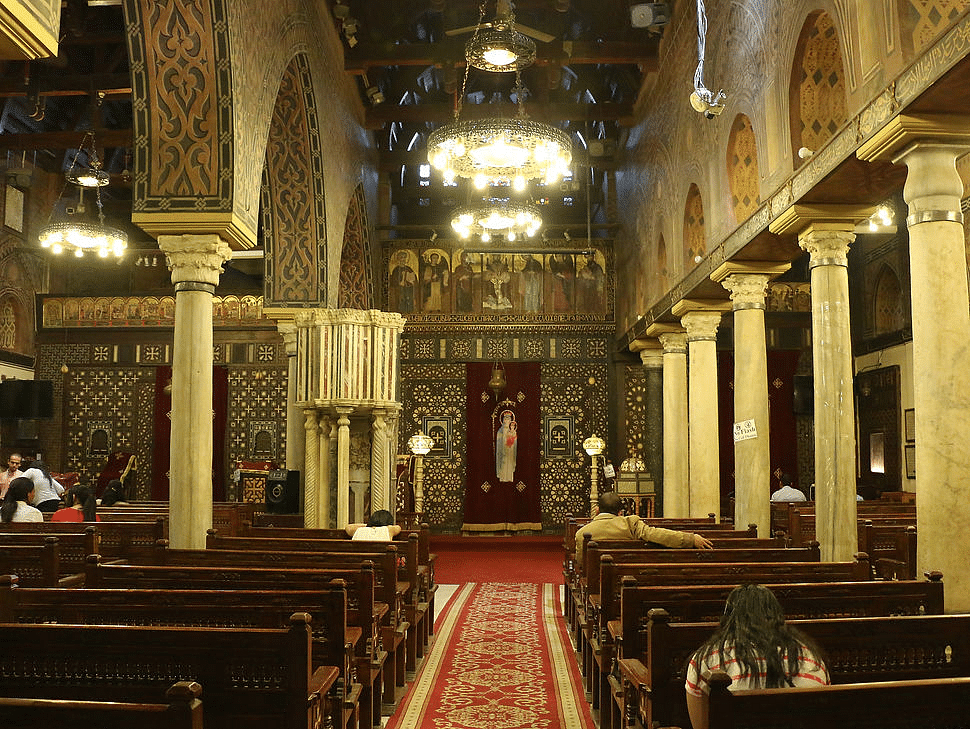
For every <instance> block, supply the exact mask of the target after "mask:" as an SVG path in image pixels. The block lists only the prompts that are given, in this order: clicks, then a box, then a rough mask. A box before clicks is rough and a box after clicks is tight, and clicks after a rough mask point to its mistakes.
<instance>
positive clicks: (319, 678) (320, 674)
mask: <svg viewBox="0 0 970 729" xmlns="http://www.w3.org/2000/svg"><path fill="white" fill-rule="evenodd" d="M339 677H340V669H339V668H337V667H336V666H318V667H317V668H316V670H314V672H313V675H312V676H310V680H309V682H308V683H307V692H308V697H307V698H312V697H314V696H326V695H327V694H328V693H329V692H330V689H332V688H333V687H334V684H336V683H337V679H338V678H339ZM203 690H204V689H203Z"/></svg>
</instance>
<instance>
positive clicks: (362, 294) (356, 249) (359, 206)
mask: <svg viewBox="0 0 970 729" xmlns="http://www.w3.org/2000/svg"><path fill="white" fill-rule="evenodd" d="M373 274H374V268H373V266H372V265H371V255H370V226H369V225H368V224H367V201H366V199H365V197H364V188H363V186H362V185H357V189H355V190H354V195H353V197H352V198H351V199H350V205H349V206H348V209H347V220H346V221H345V223H344V247H343V249H342V250H341V252H340V288H339V291H338V293H337V306H338V307H340V308H341V309H370V308H373V304H372V302H373V300H374V275H373Z"/></svg>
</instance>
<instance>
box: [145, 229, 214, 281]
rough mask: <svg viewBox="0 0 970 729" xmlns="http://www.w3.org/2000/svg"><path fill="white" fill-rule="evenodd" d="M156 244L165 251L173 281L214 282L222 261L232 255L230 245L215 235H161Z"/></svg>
mask: <svg viewBox="0 0 970 729" xmlns="http://www.w3.org/2000/svg"><path fill="white" fill-rule="evenodd" d="M158 247H159V248H160V249H161V251H162V252H163V253H164V254H165V258H166V259H167V262H168V269H169V270H170V271H171V272H172V283H173V284H175V285H176V286H178V285H179V284H181V283H202V284H208V285H210V286H216V285H217V284H218V283H219V274H221V273H222V265H223V264H224V263H225V262H226V261H228V260H229V259H230V258H231V257H232V250H231V249H230V248H229V245H228V244H227V243H226V242H225V241H223V240H222V238H220V237H219V236H217V235H160V236H159V237H158Z"/></svg>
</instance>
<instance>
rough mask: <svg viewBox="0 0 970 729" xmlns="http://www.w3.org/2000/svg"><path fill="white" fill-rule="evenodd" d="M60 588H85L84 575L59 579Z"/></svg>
mask: <svg viewBox="0 0 970 729" xmlns="http://www.w3.org/2000/svg"><path fill="white" fill-rule="evenodd" d="M57 586H58V587H84V573H83V572H78V573H77V574H73V575H65V576H64V577H59V578H58V579H57Z"/></svg>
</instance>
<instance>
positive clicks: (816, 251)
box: [798, 227, 855, 268]
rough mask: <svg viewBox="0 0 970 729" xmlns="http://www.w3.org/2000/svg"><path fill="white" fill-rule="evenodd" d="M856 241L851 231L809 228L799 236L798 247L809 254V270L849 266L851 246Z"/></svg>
mask: <svg viewBox="0 0 970 729" xmlns="http://www.w3.org/2000/svg"><path fill="white" fill-rule="evenodd" d="M854 240H855V233H853V232H852V231H851V230H845V229H842V230H837V229H834V228H830V229H817V228H814V227H812V228H809V229H807V230H804V231H802V232H801V233H800V234H799V235H798V245H799V246H801V248H802V250H806V251H808V253H809V256H810V259H809V264H808V266H809V268H815V267H817V266H842V267H843V268H845V267H847V266H848V265H849V246H850V245H851V244H852V241H854Z"/></svg>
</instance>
